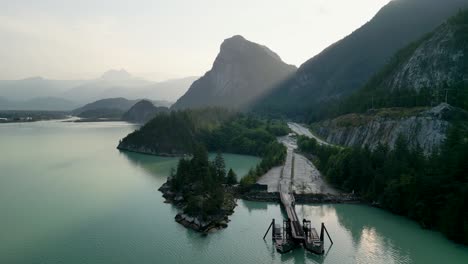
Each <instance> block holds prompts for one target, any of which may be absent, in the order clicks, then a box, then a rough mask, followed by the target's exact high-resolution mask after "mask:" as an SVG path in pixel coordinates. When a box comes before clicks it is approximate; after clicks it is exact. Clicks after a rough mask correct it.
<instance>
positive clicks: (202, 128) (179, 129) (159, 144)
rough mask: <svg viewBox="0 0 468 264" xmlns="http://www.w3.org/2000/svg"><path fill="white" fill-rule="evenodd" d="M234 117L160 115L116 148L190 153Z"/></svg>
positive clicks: (212, 111) (218, 113)
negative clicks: (207, 135) (204, 137)
mask: <svg viewBox="0 0 468 264" xmlns="http://www.w3.org/2000/svg"><path fill="white" fill-rule="evenodd" d="M234 116H235V113H233V112H230V111H228V110H225V109H222V108H205V109H197V110H185V111H173V112H170V113H161V114H160V115H157V116H156V117H155V118H153V119H152V120H151V121H149V122H148V123H146V124H145V125H144V126H143V127H141V128H140V129H138V130H136V131H135V132H133V133H131V134H129V135H128V136H126V137H125V138H124V139H123V140H122V142H121V143H120V145H119V147H120V148H123V149H130V150H134V149H137V150H138V149H144V150H145V151H146V152H151V153H157V154H171V155H181V154H188V153H192V152H193V151H194V150H195V146H196V145H197V144H200V143H201V142H200V138H201V137H202V135H203V134H206V133H210V131H212V130H213V129H215V128H217V127H219V126H220V125H221V124H222V123H224V122H226V121H227V120H229V119H231V118H233V117H234Z"/></svg>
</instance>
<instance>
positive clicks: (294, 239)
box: [263, 147, 333, 255]
mask: <svg viewBox="0 0 468 264" xmlns="http://www.w3.org/2000/svg"><path fill="white" fill-rule="evenodd" d="M294 158H295V155H294V151H293V148H289V147H288V150H287V157H286V162H285V164H284V166H283V167H282V171H281V176H280V179H279V183H278V193H279V196H280V201H281V207H282V208H283V210H284V211H285V212H286V215H287V217H288V218H287V219H284V220H283V223H282V225H277V224H276V223H275V219H273V220H272V222H271V224H270V226H269V228H268V230H267V232H266V233H265V235H264V236H263V238H264V239H265V237H266V235H267V234H268V232H269V231H270V229H271V233H272V240H273V243H274V244H275V247H276V250H277V251H278V252H279V253H287V252H289V251H291V250H293V249H295V248H298V247H303V248H304V249H306V250H308V251H310V252H312V253H315V254H320V255H321V254H323V253H324V234H325V233H326V234H327V236H328V238H329V239H330V242H331V243H332V244H333V241H332V240H331V237H330V235H329V233H328V230H327V229H326V227H325V224H324V223H322V225H321V227H320V235H319V234H318V232H317V230H316V229H315V228H313V227H312V226H311V222H310V221H309V220H306V219H303V220H302V221H300V219H299V218H298V216H297V213H296V210H295V198H294V191H293V184H292V183H293V181H294Z"/></svg>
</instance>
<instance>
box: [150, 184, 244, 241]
mask: <svg viewBox="0 0 468 264" xmlns="http://www.w3.org/2000/svg"><path fill="white" fill-rule="evenodd" d="M171 189H172V188H171V182H170V179H168V181H167V182H166V183H164V184H163V185H162V186H161V187H160V188H159V191H160V192H162V193H163V197H164V198H165V199H166V201H165V202H166V203H171V204H173V205H175V206H176V207H178V208H179V209H180V210H181V212H180V213H178V214H177V215H176V216H175V221H176V222H177V223H179V224H181V225H183V226H185V227H187V228H190V229H193V230H195V231H197V232H201V233H203V234H208V233H213V232H216V231H218V230H221V229H223V228H226V227H227V226H228V223H229V222H230V220H229V218H228V216H229V215H232V214H233V213H234V208H235V207H236V206H237V203H236V198H235V197H236V196H235V189H234V188H232V187H228V186H226V187H225V188H224V190H225V193H224V203H223V205H222V207H221V209H219V210H218V211H216V212H215V213H213V214H210V215H208V216H206V215H205V216H202V215H189V214H186V213H184V212H183V210H184V208H185V207H186V206H187V201H186V200H185V199H184V197H183V194H182V193H176V192H173V191H171Z"/></svg>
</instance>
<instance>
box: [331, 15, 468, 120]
mask: <svg viewBox="0 0 468 264" xmlns="http://www.w3.org/2000/svg"><path fill="white" fill-rule="evenodd" d="M467 56H468V10H465V11H460V12H459V13H458V14H457V15H456V16H454V17H452V18H450V19H449V20H448V21H447V22H445V23H444V24H442V25H441V26H439V27H438V28H437V29H436V30H434V31H433V32H431V33H429V34H427V35H426V36H425V37H423V38H421V39H420V40H418V41H416V42H414V43H412V44H410V45H408V46H407V47H406V48H404V49H402V50H400V51H399V52H398V53H397V54H396V55H395V56H394V57H393V58H392V60H391V61H390V62H389V63H388V64H387V65H386V66H385V67H384V68H383V69H382V70H381V71H380V72H379V73H377V74H376V75H375V76H374V77H373V78H372V79H371V80H370V81H369V82H368V83H367V84H366V85H365V87H364V88H363V89H361V90H359V91H357V92H356V93H355V94H353V95H352V96H351V97H349V98H347V99H345V100H343V102H341V105H340V109H339V110H340V112H341V113H346V112H361V111H365V110H367V109H370V108H372V107H374V108H379V107H395V106H398V107H412V106H430V105H434V104H438V103H441V102H445V101H446V102H447V103H449V104H451V105H454V106H457V107H461V108H464V109H465V110H468V63H467V61H468V58H467Z"/></svg>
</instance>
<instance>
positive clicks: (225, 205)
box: [159, 145, 237, 233]
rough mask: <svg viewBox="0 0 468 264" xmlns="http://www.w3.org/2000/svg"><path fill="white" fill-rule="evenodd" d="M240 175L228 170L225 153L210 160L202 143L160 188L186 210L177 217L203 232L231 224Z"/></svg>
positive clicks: (172, 200) (171, 200)
mask: <svg viewBox="0 0 468 264" xmlns="http://www.w3.org/2000/svg"><path fill="white" fill-rule="evenodd" d="M236 183H237V178H236V175H235V173H234V172H233V170H232V169H229V171H228V172H227V171H226V165H225V163H224V158H223V156H222V154H221V153H218V154H217V155H216V158H215V159H214V161H210V160H209V159H208V152H207V151H206V149H205V147H204V146H202V145H198V146H196V147H195V151H194V153H193V155H192V157H191V158H190V159H189V158H181V159H180V160H179V163H178V165H177V170H175V171H172V172H171V175H170V176H169V177H168V179H167V182H166V183H165V184H164V185H163V186H161V188H160V189H159V190H160V191H161V192H163V196H164V197H165V198H166V201H168V202H170V203H173V204H175V205H176V206H178V207H179V208H181V209H182V211H183V212H182V213H179V214H177V215H176V217H175V219H176V221H177V222H179V223H180V224H182V225H184V226H186V227H189V228H192V229H194V230H196V231H199V232H205V233H209V232H214V231H216V230H218V229H220V228H225V227H227V223H228V221H229V219H228V215H231V214H232V213H233V212H234V208H235V207H236V200H235V194H234V193H233V188H232V186H233V185H234V184H236Z"/></svg>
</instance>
